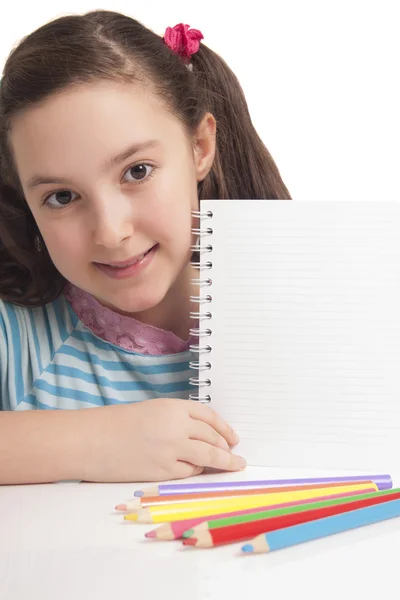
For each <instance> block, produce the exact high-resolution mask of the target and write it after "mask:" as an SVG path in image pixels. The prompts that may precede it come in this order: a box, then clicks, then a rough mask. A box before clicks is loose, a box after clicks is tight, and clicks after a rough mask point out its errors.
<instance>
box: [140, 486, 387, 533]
mask: <svg viewBox="0 0 400 600" xmlns="http://www.w3.org/2000/svg"><path fill="white" fill-rule="evenodd" d="M386 491H391V490H385V492H386ZM366 492H367V493H368V494H371V493H374V494H377V493H378V492H376V491H375V488H369V489H367V490H358V491H355V492H346V493H344V494H343V493H341V494H330V495H329V496H322V497H321V501H329V500H336V499H337V498H345V499H347V500H351V499H352V498H360V497H363V495H365V493H366ZM311 503H315V500H314V499H313V498H306V499H304V500H297V501H295V502H283V503H282V504H276V505H275V506H274V507H273V509H271V508H268V507H265V506H260V507H259V508H248V509H245V510H237V511H234V512H231V513H222V514H218V515H211V516H208V517H198V518H196V519H183V520H182V521H173V522H171V523H164V524H163V525H160V526H159V527H157V528H156V529H152V530H151V531H148V532H147V533H145V537H147V538H151V539H155V540H160V541H168V540H177V539H179V538H181V537H182V536H183V535H184V533H185V532H186V531H188V530H189V529H191V528H193V527H195V526H196V525H199V524H200V523H209V522H211V521H214V520H219V519H224V518H227V517H239V516H242V515H258V514H259V513H266V512H267V511H271V510H274V509H279V508H286V507H293V506H299V505H300V506H302V505H304V504H308V505H309V504H311Z"/></svg>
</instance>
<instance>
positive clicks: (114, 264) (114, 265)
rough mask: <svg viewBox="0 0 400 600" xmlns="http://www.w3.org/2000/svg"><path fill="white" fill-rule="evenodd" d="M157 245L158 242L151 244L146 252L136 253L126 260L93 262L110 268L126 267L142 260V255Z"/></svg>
mask: <svg viewBox="0 0 400 600" xmlns="http://www.w3.org/2000/svg"><path fill="white" fill-rule="evenodd" d="M157 245H158V244H155V245H154V246H152V247H151V248H149V249H148V250H146V252H142V254H138V255H137V256H135V257H133V258H130V259H128V260H125V261H121V262H111V263H95V264H97V265H102V266H105V267H109V268H112V269H126V268H127V267H132V266H133V265H135V264H136V263H139V262H140V261H141V260H143V259H144V257H145V256H147V254H149V252H151V251H152V250H154V249H155V247H156V246H157Z"/></svg>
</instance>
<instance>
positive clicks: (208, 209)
mask: <svg viewBox="0 0 400 600" xmlns="http://www.w3.org/2000/svg"><path fill="white" fill-rule="evenodd" d="M194 215H195V217H196V218H198V223H199V225H198V228H196V229H194V233H195V234H197V235H198V236H199V250H200V261H199V263H194V265H195V266H196V267H197V268H198V269H199V274H200V277H199V280H200V283H201V285H200V296H193V297H192V302H193V303H194V305H193V312H192V317H196V316H197V317H199V331H198V333H199V343H198V345H196V344H195V345H193V346H192V347H191V350H192V351H193V353H194V354H195V355H196V356H195V357H194V360H193V361H192V363H191V366H192V368H194V369H198V373H194V377H193V378H192V380H191V383H192V385H194V386H195V387H194V389H193V394H192V395H191V398H192V399H193V400H200V401H202V402H210V405H211V406H212V407H213V408H214V409H215V410H216V411H217V412H218V413H219V414H221V415H222V416H223V417H224V418H225V419H226V420H227V421H228V422H229V423H230V424H231V425H232V427H233V428H234V429H235V430H236V431H237V432H238V434H239V436H240V439H241V441H240V443H239V445H238V446H237V449H236V452H237V453H240V454H241V455H243V456H244V457H245V458H246V459H247V461H248V464H249V465H259V466H271V467H299V468H322V469H348V470H376V471H377V472H378V471H380V470H383V471H384V472H390V470H394V471H396V470H397V471H400V468H399V464H400V316H399V315H400V203H399V202H397V201H383V200H380V201H376V202H371V201H349V202H343V201H337V202H334V201H324V202H318V201H294V200H203V201H201V206H200V211H199V212H198V213H194ZM196 305H197V306H196ZM383 471H382V472H383Z"/></svg>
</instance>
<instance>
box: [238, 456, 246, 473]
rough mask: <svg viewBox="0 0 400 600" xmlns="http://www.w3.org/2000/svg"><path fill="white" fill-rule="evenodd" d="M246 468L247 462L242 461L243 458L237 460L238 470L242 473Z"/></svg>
mask: <svg viewBox="0 0 400 600" xmlns="http://www.w3.org/2000/svg"><path fill="white" fill-rule="evenodd" d="M246 467H247V462H246V461H245V460H244V458H241V459H240V460H239V468H240V469H241V470H242V471H243V469H245V468H246Z"/></svg>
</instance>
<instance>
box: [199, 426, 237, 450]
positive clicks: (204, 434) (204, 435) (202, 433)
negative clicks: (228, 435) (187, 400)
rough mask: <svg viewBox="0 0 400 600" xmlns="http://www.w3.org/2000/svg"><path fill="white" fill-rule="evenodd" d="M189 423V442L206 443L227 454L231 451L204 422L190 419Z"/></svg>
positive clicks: (220, 436) (221, 438) (223, 439)
mask: <svg viewBox="0 0 400 600" xmlns="http://www.w3.org/2000/svg"><path fill="white" fill-rule="evenodd" d="M191 421H192V425H191V428H190V431H189V438H190V439H191V440H198V441H200V442H207V444H211V445H212V446H217V448H222V449H223V450H226V451H227V452H230V451H231V449H230V447H229V444H228V442H227V441H226V439H225V438H224V437H222V435H221V434H219V433H218V432H217V431H215V429H213V428H212V427H211V426H210V425H208V424H207V423H204V421H198V420H197V419H191Z"/></svg>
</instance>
